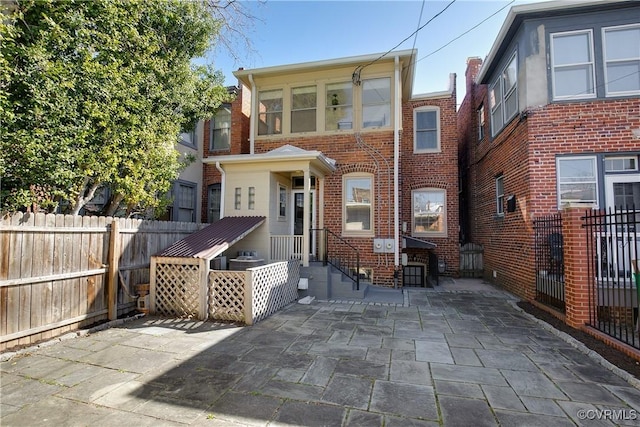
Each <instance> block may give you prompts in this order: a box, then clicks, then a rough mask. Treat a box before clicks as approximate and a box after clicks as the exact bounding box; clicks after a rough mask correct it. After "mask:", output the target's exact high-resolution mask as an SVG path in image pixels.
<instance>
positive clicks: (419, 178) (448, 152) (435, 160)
mask: <svg viewBox="0 0 640 427" xmlns="http://www.w3.org/2000/svg"><path fill="white" fill-rule="evenodd" d="M425 106H434V107H439V108H440V145H441V152H439V153H424V154H416V153H414V152H413V142H414V141H413V129H414V127H413V126H414V124H413V118H414V110H415V109H417V108H420V107H425ZM402 115H403V117H402V125H403V132H402V139H401V149H400V165H401V166H400V200H401V201H402V206H401V214H400V218H401V219H400V221H401V223H402V222H406V223H407V231H408V233H409V232H410V230H411V219H412V215H413V202H412V196H411V191H412V190H415V189H418V188H425V187H431V188H439V189H444V190H446V196H447V200H446V214H447V236H446V237H433V238H432V237H421V238H422V239H424V240H427V241H430V242H433V243H435V244H436V245H437V248H436V249H435V250H434V252H435V253H436V255H437V256H438V257H439V258H440V259H444V261H445V262H446V266H447V269H446V274H447V275H452V276H458V272H459V268H460V247H459V215H460V212H459V208H458V206H459V205H458V125H457V117H456V96H455V88H454V89H453V91H452V94H451V96H448V97H440V98H421V99H413V100H411V101H409V102H407V103H405V104H404V105H403V109H402ZM412 255H413V253H412ZM416 256H417V260H418V261H421V262H424V263H427V256H428V255H427V252H426V251H422V252H420V251H419V252H417V253H416Z"/></svg>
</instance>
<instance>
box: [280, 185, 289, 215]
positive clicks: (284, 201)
mask: <svg viewBox="0 0 640 427" xmlns="http://www.w3.org/2000/svg"><path fill="white" fill-rule="evenodd" d="M283 192H284V199H283V198H282V194H283ZM287 192H288V189H287V187H285V186H284V185H282V184H278V220H279V221H284V220H286V219H287V200H288V195H287ZM282 208H284V215H282V214H281V212H282V210H283V209H282Z"/></svg>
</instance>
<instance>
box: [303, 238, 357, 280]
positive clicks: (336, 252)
mask: <svg viewBox="0 0 640 427" xmlns="http://www.w3.org/2000/svg"><path fill="white" fill-rule="evenodd" d="M314 231H319V232H322V233H324V239H323V241H324V250H323V251H322V253H321V254H320V259H321V260H322V264H323V265H327V264H331V265H332V266H333V267H335V268H336V269H338V270H340V271H341V272H342V273H343V274H344V275H345V276H347V277H348V278H349V279H351V280H352V281H353V282H354V283H355V284H356V290H358V291H359V290H360V251H359V250H358V248H356V247H355V246H353V245H352V244H351V243H349V242H347V241H346V240H344V239H343V238H342V237H340V236H338V235H337V234H336V233H334V232H333V231H331V230H329V229H328V228H312V229H311V232H314ZM329 237H332V238H333V239H334V241H332V242H331V243H332V244H331V245H330V244H329ZM345 248H346V249H345ZM353 257H355V264H354V263H352V259H353ZM354 271H355V274H354Z"/></svg>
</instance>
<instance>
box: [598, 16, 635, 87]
mask: <svg viewBox="0 0 640 427" xmlns="http://www.w3.org/2000/svg"><path fill="white" fill-rule="evenodd" d="M633 28H640V24H629V25H619V26H615V27H603V28H602V62H603V68H604V84H605V96H625V95H638V94H640V90H627V91H623V92H609V76H608V75H607V64H608V63H609V62H625V61H634V60H637V61H640V52H639V53H638V56H637V57H636V58H627V59H625V60H622V61H620V60H617V61H607V43H606V33H607V30H613V31H615V30H623V29H633Z"/></svg>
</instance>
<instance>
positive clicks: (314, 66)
mask: <svg viewBox="0 0 640 427" xmlns="http://www.w3.org/2000/svg"><path fill="white" fill-rule="evenodd" d="M416 55H417V50H416V49H406V50H394V51H391V52H386V53H374V54H369V55H358V56H349V57H345V58H335V59H326V60H321V61H312V62H302V63H297V64H287V65H277V66H273V67H263V68H253V69H239V70H238V71H234V72H233V75H234V76H236V77H237V78H238V80H240V81H241V82H242V83H243V84H244V85H246V86H251V81H250V80H251V77H255V76H264V77H268V76H277V75H286V74H294V73H303V72H307V71H310V70H327V69H331V68H338V67H343V66H353V67H354V69H355V67H357V66H362V65H368V64H370V63H373V62H378V61H394V60H395V58H396V57H397V58H398V59H399V61H400V64H401V67H402V69H403V74H404V73H407V76H406V78H405V77H404V75H403V79H402V80H403V81H407V84H406V89H405V91H404V92H405V93H404V97H405V98H409V97H410V96H411V88H412V86H413V79H414V74H415V68H416V65H415V64H416Z"/></svg>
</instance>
